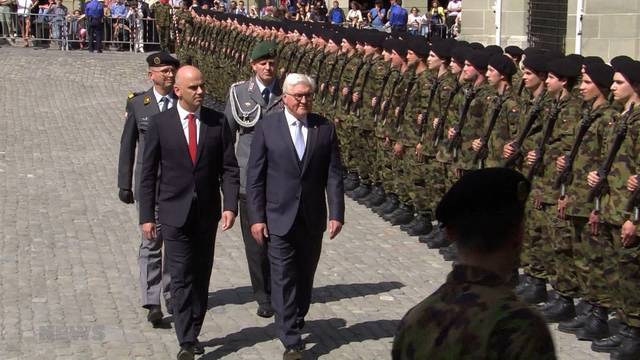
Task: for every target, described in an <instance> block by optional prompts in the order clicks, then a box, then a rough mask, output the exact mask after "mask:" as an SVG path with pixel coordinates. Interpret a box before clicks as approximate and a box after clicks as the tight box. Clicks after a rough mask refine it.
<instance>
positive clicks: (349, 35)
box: [342, 28, 358, 46]
mask: <svg viewBox="0 0 640 360" xmlns="http://www.w3.org/2000/svg"><path fill="white" fill-rule="evenodd" d="M357 37H358V34H357V29H354V28H345V30H344V31H343V33H342V38H343V39H345V40H347V42H348V43H349V44H351V45H353V46H356V44H357V40H356V38H357Z"/></svg>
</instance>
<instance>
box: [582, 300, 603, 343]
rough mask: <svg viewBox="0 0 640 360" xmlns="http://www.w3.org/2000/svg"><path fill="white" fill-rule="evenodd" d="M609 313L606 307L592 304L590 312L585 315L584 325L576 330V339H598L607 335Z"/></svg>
mask: <svg viewBox="0 0 640 360" xmlns="http://www.w3.org/2000/svg"><path fill="white" fill-rule="evenodd" d="M608 320H609V315H608V312H607V308H605V307H602V306H594V307H593V309H592V310H591V314H589V316H587V318H586V319H585V322H584V326H583V327H582V328H580V329H578V331H576V337H577V338H578V340H588V341H594V340H600V339H604V338H606V337H608V336H609V335H610V334H609V323H608V322H607V321H608Z"/></svg>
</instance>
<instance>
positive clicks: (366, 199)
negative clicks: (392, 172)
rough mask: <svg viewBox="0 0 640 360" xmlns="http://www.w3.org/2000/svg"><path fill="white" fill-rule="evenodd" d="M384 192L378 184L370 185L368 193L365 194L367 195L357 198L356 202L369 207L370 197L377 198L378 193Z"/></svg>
mask: <svg viewBox="0 0 640 360" xmlns="http://www.w3.org/2000/svg"><path fill="white" fill-rule="evenodd" d="M382 194H384V192H383V191H382V187H381V186H379V185H375V184H374V185H371V191H370V192H369V194H367V196H364V197H362V198H360V199H358V200H357V201H358V203H359V204H362V205H364V206H366V207H371V205H370V202H371V200H372V199H375V198H378V197H380V195H382Z"/></svg>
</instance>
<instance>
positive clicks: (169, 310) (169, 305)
mask: <svg viewBox="0 0 640 360" xmlns="http://www.w3.org/2000/svg"><path fill="white" fill-rule="evenodd" d="M164 305H165V306H166V307H167V314H169V315H173V303H172V302H171V299H165V300H164Z"/></svg>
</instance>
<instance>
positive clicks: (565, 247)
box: [549, 217, 587, 298]
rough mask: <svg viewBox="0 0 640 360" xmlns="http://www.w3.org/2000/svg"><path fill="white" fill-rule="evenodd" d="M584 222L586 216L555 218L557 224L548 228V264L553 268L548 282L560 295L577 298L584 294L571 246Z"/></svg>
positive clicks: (578, 240) (578, 238)
mask: <svg viewBox="0 0 640 360" xmlns="http://www.w3.org/2000/svg"><path fill="white" fill-rule="evenodd" d="M586 224H587V219H586V218H582V217H570V218H569V219H568V220H561V219H557V225H558V226H555V227H554V226H552V227H551V228H550V229H549V232H550V233H551V241H552V249H553V256H552V258H551V259H550V260H551V264H550V266H551V267H553V269H554V272H553V273H552V275H551V276H550V279H549V282H550V283H551V286H553V288H554V289H555V290H556V291H557V292H558V293H559V294H560V295H563V296H570V297H573V298H577V297H581V296H582V294H584V291H583V288H580V286H579V282H578V274H577V268H576V264H575V258H574V250H573V248H574V245H575V244H576V243H579V242H580V238H581V236H582V231H583V229H584V228H585V225H586Z"/></svg>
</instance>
